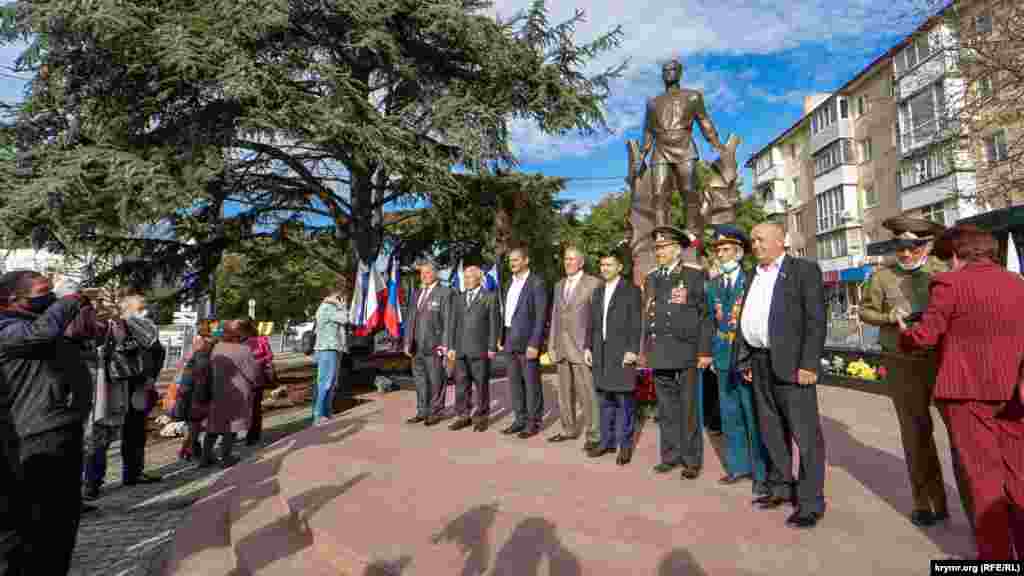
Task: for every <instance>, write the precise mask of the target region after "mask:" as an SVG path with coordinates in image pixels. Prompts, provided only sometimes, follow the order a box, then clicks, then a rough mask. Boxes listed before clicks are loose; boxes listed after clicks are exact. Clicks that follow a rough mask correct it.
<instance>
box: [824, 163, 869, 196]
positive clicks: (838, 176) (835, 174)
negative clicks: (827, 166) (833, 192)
mask: <svg viewBox="0 0 1024 576" xmlns="http://www.w3.org/2000/svg"><path fill="white" fill-rule="evenodd" d="M857 176H858V173H857V166H856V165H854V164H840V165H839V166H837V167H835V168H833V169H831V170H829V171H828V172H825V173H824V174H822V175H821V176H818V177H817V178H815V179H814V193H815V194H820V193H822V192H824V191H825V190H830V189H832V188H835V187H836V186H856V185H857V181H858V180H857Z"/></svg>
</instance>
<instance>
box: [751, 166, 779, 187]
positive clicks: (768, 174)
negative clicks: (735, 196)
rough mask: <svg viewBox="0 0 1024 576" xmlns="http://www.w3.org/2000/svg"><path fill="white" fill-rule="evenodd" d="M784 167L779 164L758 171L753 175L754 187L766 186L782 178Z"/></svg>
mask: <svg viewBox="0 0 1024 576" xmlns="http://www.w3.org/2000/svg"><path fill="white" fill-rule="evenodd" d="M784 168H785V165H784V164H783V163H781V162H778V163H774V164H769V165H768V167H767V168H765V169H763V170H758V171H757V172H756V173H755V174H754V186H760V185H761V184H766V183H768V182H771V181H772V180H779V179H781V178H783V170H784Z"/></svg>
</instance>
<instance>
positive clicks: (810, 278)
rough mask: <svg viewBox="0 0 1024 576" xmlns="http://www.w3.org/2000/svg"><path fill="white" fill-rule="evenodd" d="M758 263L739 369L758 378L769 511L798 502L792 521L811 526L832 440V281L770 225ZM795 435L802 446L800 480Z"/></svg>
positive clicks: (762, 231)
mask: <svg viewBox="0 0 1024 576" xmlns="http://www.w3.org/2000/svg"><path fill="white" fill-rule="evenodd" d="M751 238H752V244H753V248H754V256H755V257H756V258H757V261H758V266H757V269H756V271H755V275H754V278H753V279H752V280H751V282H750V285H749V286H748V287H747V290H746V294H745V295H744V297H743V309H742V312H741V313H740V319H739V322H738V324H739V327H740V330H739V334H738V337H737V338H736V346H735V349H736V352H735V354H736V369H737V371H738V372H739V373H740V374H741V375H742V378H743V380H745V381H746V382H752V384H753V387H754V403H755V406H756V410H757V414H758V420H759V423H760V429H761V436H762V438H763V439H764V444H765V447H766V448H767V450H768V457H769V458H768V459H769V462H768V478H767V485H768V486H767V488H768V494H767V495H765V496H761V497H759V498H757V499H756V500H754V502H755V503H756V504H757V505H758V506H760V507H761V508H763V509H768V508H776V507H778V506H780V505H781V504H783V503H785V502H789V501H791V500H792V499H793V495H794V486H795V494H796V501H797V510H796V512H794V513H793V514H792V515H790V516H789V518H788V519H787V520H786V524H787V525H789V526H792V527H794V528H811V527H813V526H815V525H816V524H817V523H818V520H819V519H820V518H821V516H822V515H823V514H824V513H825V439H824V436H822V434H821V422H820V420H819V416H818V391H817V388H816V386H815V384H816V383H817V382H818V370H819V367H820V362H821V355H822V353H823V351H824V348H825V331H826V319H825V298H824V292H825V285H824V283H823V282H822V277H821V268H819V267H818V264H817V263H816V262H811V261H809V260H803V259H800V258H793V257H792V256H788V255H786V253H785V248H784V242H785V232H784V231H783V229H782V227H781V226H779V225H778V224H775V223H769V222H766V223H763V224H759V225H757V226H755V227H754V230H753V231H752V233H751ZM787 432H789V433H790V434H792V436H793V438H794V439H795V440H796V443H797V445H798V446H799V449H800V476H799V478H797V479H795V480H794V478H793V470H792V466H791V465H790V463H791V462H792V453H791V450H792V448H791V446H792V444H791V443H790V442H789V438H788V435H787Z"/></svg>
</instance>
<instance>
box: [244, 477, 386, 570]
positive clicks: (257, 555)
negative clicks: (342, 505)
mask: <svg viewBox="0 0 1024 576" xmlns="http://www.w3.org/2000/svg"><path fill="white" fill-rule="evenodd" d="M369 476H370V475H369V474H368V473H364V474H359V475H358V476H355V477H353V478H351V479H349V480H347V481H346V482H344V483H342V484H340V485H336V486H319V487H317V488H312V489H310V490H307V491H305V492H303V493H301V494H299V495H298V496H294V497H292V498H289V499H288V509H289V514H288V515H287V516H284V517H281V518H278V519H277V520H276V521H274V522H273V523H271V524H269V525H267V526H264V527H263V528H260V529H259V530H257V531H255V532H253V533H251V534H248V535H246V536H245V537H244V538H242V539H241V540H239V541H238V542H237V543H236V544H235V546H234V549H235V557H236V558H237V559H238V572H239V573H240V574H245V575H248V574H258V573H259V571H260V570H261V569H262V568H264V567H266V566H269V565H271V564H273V563H274V562H276V561H278V560H281V559H284V558H288V557H291V556H294V555H295V554H299V553H301V552H302V551H303V550H307V549H308V548H310V547H311V546H312V545H313V531H312V529H311V528H310V527H309V519H310V517H312V516H313V515H314V514H316V513H317V512H318V511H319V510H320V509H321V508H323V507H324V506H326V505H327V504H328V503H330V502H331V501H332V500H334V499H335V498H337V497H338V496H341V495H342V494H344V493H345V492H347V491H348V490H349V489H351V488H352V487H353V486H355V485H356V484H358V483H360V482H362V481H363V480H365V479H366V478H368V477H369Z"/></svg>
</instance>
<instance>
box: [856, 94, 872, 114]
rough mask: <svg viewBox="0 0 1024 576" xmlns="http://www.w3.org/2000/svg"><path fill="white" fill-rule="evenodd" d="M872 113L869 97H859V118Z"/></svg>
mask: <svg viewBox="0 0 1024 576" xmlns="http://www.w3.org/2000/svg"><path fill="white" fill-rule="evenodd" d="M870 111H871V102H870V101H869V100H868V97H867V95H865V94H861V95H860V96H857V116H858V117H860V116H863V115H865V114H867V113H868V112H870Z"/></svg>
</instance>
